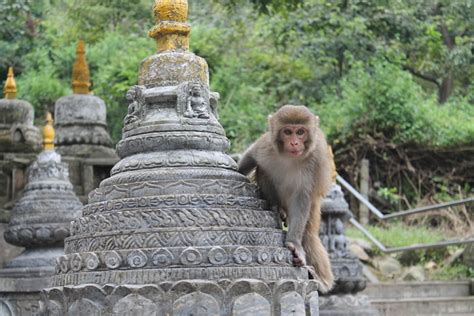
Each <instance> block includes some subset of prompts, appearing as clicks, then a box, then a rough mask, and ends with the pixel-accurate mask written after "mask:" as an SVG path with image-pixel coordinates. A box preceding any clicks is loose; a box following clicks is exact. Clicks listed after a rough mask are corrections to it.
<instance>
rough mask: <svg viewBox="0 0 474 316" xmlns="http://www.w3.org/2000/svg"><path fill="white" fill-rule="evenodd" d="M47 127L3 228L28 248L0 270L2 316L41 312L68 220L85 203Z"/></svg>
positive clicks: (8, 238)
mask: <svg viewBox="0 0 474 316" xmlns="http://www.w3.org/2000/svg"><path fill="white" fill-rule="evenodd" d="M50 123H52V121H50ZM45 131H49V133H50V134H49V135H50V136H49V138H48V137H46V138H45V150H44V151H43V152H41V153H40V154H39V155H38V158H37V159H36V160H35V161H34V162H33V163H32V164H31V165H30V167H29V168H28V170H27V177H28V182H27V184H26V186H25V190H24V194H23V196H22V197H21V198H20V199H19V200H18V202H17V203H16V204H15V206H14V208H13V211H12V216H11V220H10V223H9V225H8V229H7V231H6V232H5V240H6V241H7V242H9V243H10V244H13V245H16V246H22V247H25V248H26V249H25V251H24V252H23V253H22V254H21V255H19V256H18V257H16V258H14V259H13V260H11V261H10V262H8V263H7V264H6V266H5V268H4V269H2V270H0V314H1V315H2V316H3V315H6V316H8V315H18V316H20V315H36V314H37V313H38V312H39V307H38V300H39V292H40V290H42V289H43V288H44V287H46V286H48V284H49V281H50V277H51V276H52V275H53V274H54V272H55V263H56V258H57V257H59V256H61V255H63V254H64V250H63V242H64V238H65V237H67V236H68V235H69V224H70V222H71V221H72V220H73V219H74V218H75V217H78V216H79V215H80V209H81V207H82V204H81V203H80V201H79V199H78V198H77V196H76V195H75V194H74V191H73V187H72V184H71V183H70V182H69V179H68V166H67V164H65V163H62V162H61V156H60V155H59V154H58V153H56V152H55V151H54V149H53V148H52V146H53V139H54V131H53V130H52V125H49V126H47V127H46V128H45ZM51 133H52V134H51ZM45 135H48V134H47V133H46V132H45ZM51 135H52V136H51Z"/></svg>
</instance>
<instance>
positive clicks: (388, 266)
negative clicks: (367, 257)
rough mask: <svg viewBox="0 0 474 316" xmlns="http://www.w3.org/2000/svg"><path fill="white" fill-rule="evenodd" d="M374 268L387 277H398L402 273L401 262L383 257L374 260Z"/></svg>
mask: <svg viewBox="0 0 474 316" xmlns="http://www.w3.org/2000/svg"><path fill="white" fill-rule="evenodd" d="M374 266H375V267H376V268H377V269H378V270H379V271H380V272H382V273H383V274H385V275H387V276H394V275H398V274H400V272H401V271H402V265H401V264H400V262H398V260H396V259H395V258H392V257H383V258H379V259H377V260H374Z"/></svg>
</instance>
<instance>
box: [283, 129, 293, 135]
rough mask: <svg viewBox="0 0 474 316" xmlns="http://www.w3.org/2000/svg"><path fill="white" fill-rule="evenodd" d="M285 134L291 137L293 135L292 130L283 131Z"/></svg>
mask: <svg viewBox="0 0 474 316" xmlns="http://www.w3.org/2000/svg"><path fill="white" fill-rule="evenodd" d="M283 134H285V135H288V136H289V135H291V134H293V131H292V130H291V129H284V130H283Z"/></svg>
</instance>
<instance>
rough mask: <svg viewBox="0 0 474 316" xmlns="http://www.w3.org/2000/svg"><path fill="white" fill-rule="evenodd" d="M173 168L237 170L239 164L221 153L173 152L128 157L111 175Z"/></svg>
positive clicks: (198, 151)
mask: <svg viewBox="0 0 474 316" xmlns="http://www.w3.org/2000/svg"><path fill="white" fill-rule="evenodd" d="M173 167H174V168H176V167H178V168H179V167H194V168H200V167H204V168H206V167H212V168H225V169H233V170H235V169H237V164H236V163H235V161H234V160H233V159H232V158H230V157H229V156H228V155H226V154H224V153H221V152H206V151H201V150H173V151H169V152H154V153H146V154H136V155H133V156H129V157H126V158H124V159H122V160H121V161H119V162H118V163H117V164H116V165H115V166H114V167H113V168H112V171H111V175H115V174H118V173H122V172H130V171H136V170H144V169H153V168H173Z"/></svg>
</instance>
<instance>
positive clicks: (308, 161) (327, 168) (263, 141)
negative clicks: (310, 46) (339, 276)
mask: <svg viewBox="0 0 474 316" xmlns="http://www.w3.org/2000/svg"><path fill="white" fill-rule="evenodd" d="M268 124H269V131H268V132H267V133H265V134H264V135H262V136H261V137H260V138H259V139H258V140H257V141H256V142H255V143H254V144H253V145H252V146H251V147H250V148H249V149H248V150H247V151H246V152H245V153H244V155H243V157H242V159H241V160H240V161H239V171H240V172H241V173H243V174H245V175H248V174H249V173H251V172H252V170H254V169H255V170H256V172H255V177H256V181H257V184H258V186H259V187H260V189H261V191H262V193H263V195H264V197H265V198H266V199H267V200H268V202H269V203H270V204H271V205H272V206H276V207H278V209H279V210H280V212H281V214H282V218H283V219H284V220H285V219H286V220H287V222H288V234H287V240H286V245H287V247H288V248H289V249H290V250H292V251H293V253H294V256H295V261H294V262H295V265H297V266H302V265H305V264H306V260H307V261H308V263H309V264H310V265H311V266H312V267H313V268H314V272H315V274H316V275H317V278H318V279H319V280H320V281H321V291H322V292H327V291H329V290H330V289H331V288H332V286H333V282H334V276H333V274H332V271H331V264H330V260H329V256H328V253H327V251H326V249H325V248H324V246H323V245H322V243H321V241H320V239H319V227H320V223H321V198H322V197H324V196H325V195H326V193H327V192H328V190H329V186H330V184H331V161H330V159H329V153H328V146H327V143H326V139H325V137H324V135H323V133H322V132H321V130H320V129H319V118H318V117H317V116H314V115H313V114H312V113H311V112H310V111H309V110H308V109H307V108H306V107H304V106H293V105H286V106H284V107H282V108H281V109H280V110H278V111H277V112H276V113H275V115H273V116H270V117H269V119H268ZM294 124H298V125H304V126H305V127H306V129H307V130H308V138H307V139H306V141H305V142H304V153H303V155H302V156H301V157H290V156H288V155H286V154H287V153H286V152H285V150H284V146H283V144H282V140H281V137H280V136H279V132H280V130H282V128H284V127H286V126H288V125H294Z"/></svg>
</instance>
